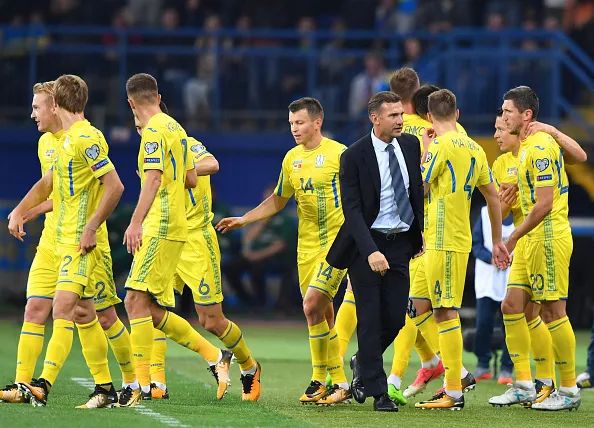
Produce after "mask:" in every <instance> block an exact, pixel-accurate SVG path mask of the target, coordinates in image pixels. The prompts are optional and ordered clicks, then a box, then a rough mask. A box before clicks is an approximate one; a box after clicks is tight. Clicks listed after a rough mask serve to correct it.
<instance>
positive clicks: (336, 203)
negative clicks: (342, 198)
mask: <svg viewBox="0 0 594 428" xmlns="http://www.w3.org/2000/svg"><path fill="white" fill-rule="evenodd" d="M332 191H333V192H334V206H335V207H336V208H338V189H337V188H336V173H335V174H334V177H332Z"/></svg>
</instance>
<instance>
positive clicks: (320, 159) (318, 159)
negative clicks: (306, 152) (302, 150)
mask: <svg viewBox="0 0 594 428" xmlns="http://www.w3.org/2000/svg"><path fill="white" fill-rule="evenodd" d="M324 159H326V157H325V156H324V155H316V168H322V167H323V166H324Z"/></svg>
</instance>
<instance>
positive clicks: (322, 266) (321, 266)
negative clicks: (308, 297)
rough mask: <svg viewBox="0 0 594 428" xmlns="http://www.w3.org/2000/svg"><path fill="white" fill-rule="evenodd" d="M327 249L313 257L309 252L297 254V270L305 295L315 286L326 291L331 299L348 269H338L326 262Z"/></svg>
mask: <svg viewBox="0 0 594 428" xmlns="http://www.w3.org/2000/svg"><path fill="white" fill-rule="evenodd" d="M327 255H328V253H327V252H326V251H324V252H321V253H318V254H316V255H314V256H313V257H312V256H310V255H309V254H298V255H297V271H298V275H299V289H300V290H301V296H302V297H305V293H306V292H307V289H308V288H314V289H316V290H318V291H321V292H322V293H324V294H325V295H326V296H328V298H329V299H330V300H332V299H333V298H334V296H335V295H336V292H337V291H338V287H339V286H340V284H341V283H342V279H343V278H344V276H345V275H346V269H344V270H341V269H336V268H335V267H332V266H330V265H329V264H328V263H327V262H326V256H327Z"/></svg>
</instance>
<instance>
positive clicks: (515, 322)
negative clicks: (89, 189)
mask: <svg viewBox="0 0 594 428" xmlns="http://www.w3.org/2000/svg"><path fill="white" fill-rule="evenodd" d="M503 325H505V343H506V344H507V350H508V352H509V356H510V358H511V360H512V362H513V363H514V370H515V371H516V381H517V382H532V372H531V370H530V330H528V323H527V322H526V316H525V315H524V314H503Z"/></svg>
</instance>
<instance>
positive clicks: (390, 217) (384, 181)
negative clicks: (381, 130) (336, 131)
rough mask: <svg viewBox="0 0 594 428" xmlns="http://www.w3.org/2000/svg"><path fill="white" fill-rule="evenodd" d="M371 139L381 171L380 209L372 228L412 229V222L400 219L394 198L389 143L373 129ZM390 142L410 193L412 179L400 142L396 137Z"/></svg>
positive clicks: (391, 230)
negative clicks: (387, 148)
mask: <svg viewBox="0 0 594 428" xmlns="http://www.w3.org/2000/svg"><path fill="white" fill-rule="evenodd" d="M371 141H372V143H373V149H374V151H375V157H376V158H377V165H378V166H379V173H380V209H379V213H378V215H377V218H376V219H375V221H374V222H373V224H372V225H371V228H372V229H374V230H378V231H381V232H406V231H407V230H408V229H410V224H406V223H405V222H403V221H402V220H400V215H399V214H398V206H397V205H396V200H395V199H394V187H393V186H392V176H391V175H390V153H389V152H388V151H387V150H386V147H387V146H388V144H386V143H384V142H383V141H382V140H380V139H379V138H377V137H376V136H375V134H374V133H373V129H372V130H371ZM389 144H391V145H392V146H393V147H394V154H395V155H396V159H398V165H399V166H400V171H401V172H402V179H403V181H404V186H405V187H406V193H407V194H409V195H410V189H409V185H410V179H409V176H408V170H407V169H406V161H405V160H404V155H403V154H402V149H401V148H400V144H399V143H398V140H397V139H396V138H394V139H393V140H392V141H391V142H390V143H389Z"/></svg>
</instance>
